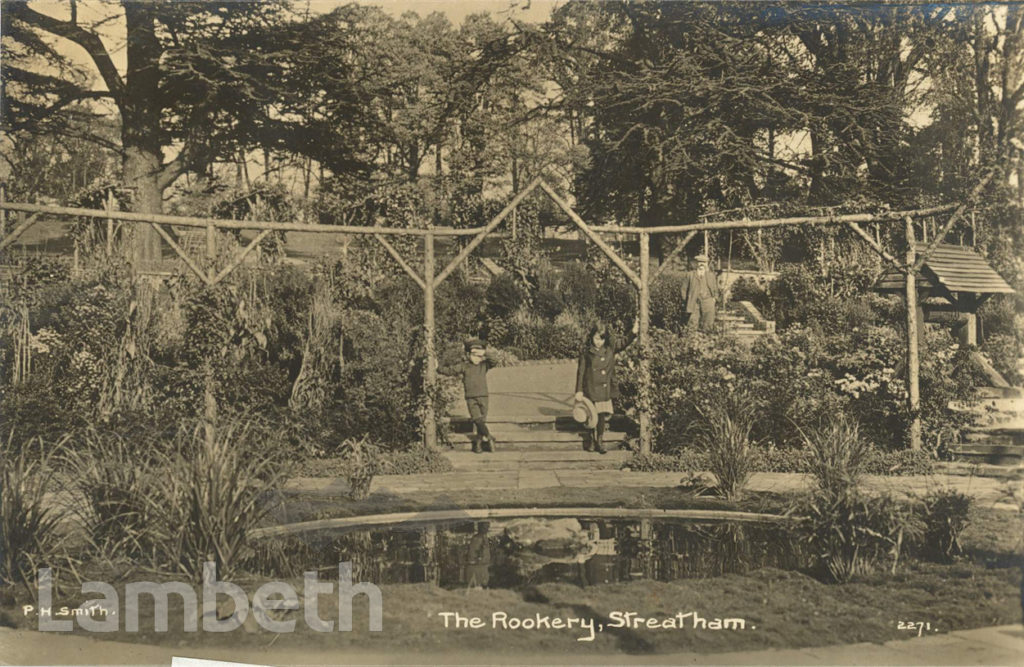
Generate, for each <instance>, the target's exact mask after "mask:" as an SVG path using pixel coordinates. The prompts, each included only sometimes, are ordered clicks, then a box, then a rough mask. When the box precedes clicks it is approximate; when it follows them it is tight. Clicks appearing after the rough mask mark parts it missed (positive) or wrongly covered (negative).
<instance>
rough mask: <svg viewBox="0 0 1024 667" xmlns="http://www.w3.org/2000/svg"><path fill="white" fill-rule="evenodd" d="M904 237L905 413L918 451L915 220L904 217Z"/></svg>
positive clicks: (918, 411) (918, 408)
mask: <svg viewBox="0 0 1024 667" xmlns="http://www.w3.org/2000/svg"><path fill="white" fill-rule="evenodd" d="M905 232H906V238H907V258H906V260H907V269H908V270H907V275H906V288H907V289H906V301H907V410H908V411H909V413H910V432H909V434H908V435H909V437H910V448H911V449H921V386H920V379H921V366H920V359H919V358H918V353H919V350H918V349H917V347H918V346H917V342H918V339H917V336H918V334H917V332H918V327H919V326H921V323H920V322H918V321H917V284H916V278H915V277H914V263H915V262H916V261H917V252H916V249H915V248H914V220H913V218H911V217H910V216H907V217H906V218H905Z"/></svg>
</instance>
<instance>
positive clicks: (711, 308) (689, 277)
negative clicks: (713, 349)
mask: <svg viewBox="0 0 1024 667" xmlns="http://www.w3.org/2000/svg"><path fill="white" fill-rule="evenodd" d="M682 292H683V301H684V302H685V303H686V313H687V315H689V319H688V320H687V322H686V327H687V328H688V329H696V328H697V325H698V322H699V324H700V330H701V331H706V332H711V331H713V330H714V327H715V314H716V313H715V307H716V304H717V302H718V281H717V280H716V279H715V274H714V273H712V272H711V270H710V269H705V270H704V272H703V273H698V272H697V271H689V272H687V274H686V279H685V281H684V282H683V290H682Z"/></svg>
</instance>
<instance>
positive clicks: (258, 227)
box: [0, 202, 480, 236]
mask: <svg viewBox="0 0 1024 667" xmlns="http://www.w3.org/2000/svg"><path fill="white" fill-rule="evenodd" d="M0 210H5V211H22V212H26V213H39V214H45V215H60V216H70V217H80V218H100V219H103V220H108V219H109V220H123V221H126V222H139V223H148V224H158V225H176V226H179V227H203V228H206V227H210V226H213V227H216V228H217V229H241V230H245V229H252V230H255V231H269V232H314V233H319V234H366V235H378V234H384V235H388V236H426V235H427V234H433V235H434V236H476V235H477V234H479V233H480V229H479V228H470V229H456V228H454V227H433V228H431V229H417V228H401V227H360V226H354V225H321V224H317V223H304V222H274V221H270V220H224V219H221V218H197V217H193V216H178V215H167V214H164V213H132V212H130V211H101V210H94V209H88V208H75V207H70V206H44V205H42V204H22V203H16V202H0Z"/></svg>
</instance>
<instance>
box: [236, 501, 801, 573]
mask: <svg viewBox="0 0 1024 667" xmlns="http://www.w3.org/2000/svg"><path fill="white" fill-rule="evenodd" d="M343 561H349V562H351V563H352V574H353V579H354V580H355V581H369V582H373V583H376V584H393V583H421V582H430V583H433V584H435V585H437V586H441V587H444V588H452V589H455V588H465V587H467V586H470V587H474V586H478V587H483V588H513V589H518V588H522V587H525V586H530V585H535V584H540V583H547V582H566V583H571V584H576V585H578V586H593V585H599V584H606V583H612V582H624V581H635V580H638V579H655V580H659V581H671V580H675V579H691V578H705V577H715V576H719V575H722V574H726V573H743V572H746V571H748V570H752V569H757V568H761V567H775V568H779V569H786V570H793V569H800V568H803V567H805V566H806V565H807V556H806V554H805V553H804V552H803V550H802V549H801V547H800V545H799V543H798V540H797V539H796V538H795V536H794V535H793V534H792V533H791V532H790V531H789V530H788V529H787V528H786V527H785V526H782V525H779V524H768V523H750V522H742V523H741V522H729V521H718V522H697V521H686V520H650V519H634V520H629V519H624V520H609V519H590V518H586V517H580V518H563V519H550V518H517V519H502V520H491V521H459V522H447V523H433V524H415V525H412V524H406V525H398V526H390V527H387V528H374V529H365V530H358V531H351V530H349V531H346V532H338V531H330V530H326V531H312V532H309V533H304V534H302V535H298V536H292V537H287V538H275V539H272V540H270V539H268V540H266V541H264V542H263V543H261V544H260V546H259V547H258V553H257V554H256V562H258V563H259V568H258V569H260V570H261V571H262V573H263V574H266V575H270V576H278V577H294V576H300V575H301V574H302V572H307V571H311V570H317V571H319V573H320V575H319V576H320V577H321V578H322V579H328V578H330V577H331V575H332V574H333V575H335V576H336V575H337V564H338V563H339V562H343Z"/></svg>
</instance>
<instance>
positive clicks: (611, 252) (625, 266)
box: [540, 181, 641, 289]
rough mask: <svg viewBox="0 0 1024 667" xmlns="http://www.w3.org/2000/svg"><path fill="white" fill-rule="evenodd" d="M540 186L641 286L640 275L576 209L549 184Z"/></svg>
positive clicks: (613, 261) (633, 281)
mask: <svg viewBox="0 0 1024 667" xmlns="http://www.w3.org/2000/svg"><path fill="white" fill-rule="evenodd" d="M540 187H541V189H542V190H544V192H546V193H547V194H548V196H549V197H551V201H553V202H555V203H556V204H558V207H559V208H560V209H562V210H563V211H564V212H565V214H566V215H568V216H569V218H570V219H572V221H573V222H575V223H576V226H577V227H579V228H580V229H582V230H583V233H584V234H586V235H587V238H589V239H590V240H591V241H593V242H594V245H596V246H597V247H598V248H600V249H601V251H602V252H604V254H605V255H607V256H608V259H610V260H611V261H612V263H613V264H615V266H617V267H619V268H620V269H621V270H622V272H623V273H625V274H626V277H627V278H629V279H630V281H632V283H633V284H634V285H636V287H637V289H639V288H640V286H641V282H640V276H638V275H637V274H636V272H635V271H634V270H633V269H631V268H630V267H629V264H626V262H625V260H623V259H622V258H621V257H619V255H618V253H616V252H615V249H614V248H612V247H611V246H610V245H608V244H607V243H605V242H604V240H603V239H602V238H601V237H600V236H598V234H597V232H595V231H594V230H592V229H591V228H590V227H589V226H588V225H587V223H586V222H584V220H583V218H581V217H580V216H579V214H577V213H576V211H574V210H572V207H571V206H569V203H568V202H566V201H565V200H564V199H562V198H561V197H559V196H558V193H557V192H555V191H554V190H553V189H552V188H551V186H550V185H548V184H547V183H544V182H543V181H542V182H541V184H540Z"/></svg>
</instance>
